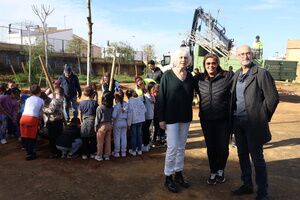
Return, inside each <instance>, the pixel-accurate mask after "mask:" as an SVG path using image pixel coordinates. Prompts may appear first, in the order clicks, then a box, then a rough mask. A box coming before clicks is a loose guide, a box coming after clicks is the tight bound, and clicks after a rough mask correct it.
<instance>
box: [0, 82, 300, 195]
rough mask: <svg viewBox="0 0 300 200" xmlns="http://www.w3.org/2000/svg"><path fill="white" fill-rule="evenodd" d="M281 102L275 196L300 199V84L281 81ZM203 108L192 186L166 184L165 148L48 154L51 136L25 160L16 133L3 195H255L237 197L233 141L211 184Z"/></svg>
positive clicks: (193, 138)
mask: <svg viewBox="0 0 300 200" xmlns="http://www.w3.org/2000/svg"><path fill="white" fill-rule="evenodd" d="M278 89H279V91H280V92H281V95H280V99H281V101H280V104H279V106H278V108H277V111H276V113H275V115H274V117H273V119H272V122H271V123H270V127H271V131H272V135H273V139H272V141H271V142H270V143H268V144H267V145H266V146H265V150H264V151H265V159H266V162H267V166H268V175H269V194H270V199H274V200H275V199H284V200H285V199H300V190H299V185H300V136H299V128H300V85H290V84H286V83H282V84H278ZM197 112H198V109H197V107H195V109H194V120H193V122H192V124H191V128H190V134H189V138H188V143H187V148H186V159H185V170H184V174H185V176H186V177H187V178H188V180H189V181H190V183H191V187H190V188H189V189H184V190H182V191H181V192H180V193H179V194H171V193H170V192H168V191H167V190H166V189H165V188H164V187H163V183H164V176H163V166H164V156H165V148H157V149H153V150H151V152H149V153H146V154H144V155H142V156H136V157H132V156H128V157H126V158H118V159H116V158H113V159H112V160H111V161H103V162H97V161H95V160H82V159H81V158H79V157H78V158H76V159H73V160H63V159H47V152H48V149H47V142H46V141H45V140H41V141H40V142H39V146H38V152H37V153H38V156H39V158H38V159H37V160H34V161H25V159H24V157H25V152H24V151H22V150H21V149H20V144H19V143H18V142H17V141H16V139H9V140H8V144H5V145H1V144H0V199H1V200H24V199H30V200H41V199H43V200H48V199H49V200H60V199H64V200H65V199H72V200H76V199H97V200H99V199H155V200H156V199H158V200H159V199H174V200H177V199H178V200H179V199H209V200H219V199H222V200H231V199H246V200H247V199H254V197H255V195H254V194H253V195H249V196H244V197H241V198H236V197H232V196H231V195H230V191H231V190H232V189H234V188H236V187H238V186H239V185H240V184H241V182H240V169H239V164H238V159H237V153H236V149H235V148H232V147H231V146H230V156H229V159H228V164H227V167H226V177H227V179H228V180H227V182H226V183H224V184H220V185H215V186H209V185H207V184H206V178H207V177H208V175H209V169H208V160H207V155H206V148H205V143H204V138H203V135H202V131H201V127H200V124H199V119H198V117H197Z"/></svg>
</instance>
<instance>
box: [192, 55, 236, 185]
mask: <svg viewBox="0 0 300 200" xmlns="http://www.w3.org/2000/svg"><path fill="white" fill-rule="evenodd" d="M203 66H204V73H201V74H200V76H199V81H198V88H197V89H198V93H199V96H200V103H199V104H200V106H199V107H200V109H199V110H200V111H199V117H200V122H201V126H202V130H203V134H204V138H205V143H206V147H207V155H208V160H209V166H210V173H211V174H210V177H209V178H208V179H207V183H208V184H216V183H224V182H225V181H226V179H225V176H224V168H225V166H226V162H227V158H228V155H229V149H228V144H229V136H230V126H229V101H230V87H231V84H232V77H233V75H234V73H233V72H229V71H224V70H223V69H222V68H221V66H220V60H219V57H218V56H216V55H215V54H207V55H206V56H205V57H204V60H203Z"/></svg>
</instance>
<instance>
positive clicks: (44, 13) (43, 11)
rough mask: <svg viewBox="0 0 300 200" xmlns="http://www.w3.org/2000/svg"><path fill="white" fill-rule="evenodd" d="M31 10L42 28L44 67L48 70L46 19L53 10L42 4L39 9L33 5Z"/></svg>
mask: <svg viewBox="0 0 300 200" xmlns="http://www.w3.org/2000/svg"><path fill="white" fill-rule="evenodd" d="M32 10H33V12H34V14H36V15H37V16H38V17H39V19H40V20H41V22H42V27H43V38H44V44H45V45H44V50H45V67H46V69H47V70H48V37H47V23H46V20H47V17H48V16H49V15H51V13H52V12H53V11H54V8H51V7H50V6H45V5H44V4H42V5H41V7H40V8H38V6H36V5H33V6H32Z"/></svg>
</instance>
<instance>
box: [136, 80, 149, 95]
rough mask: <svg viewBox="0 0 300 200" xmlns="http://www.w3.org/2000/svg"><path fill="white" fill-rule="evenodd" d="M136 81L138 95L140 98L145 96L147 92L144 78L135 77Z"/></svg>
mask: <svg viewBox="0 0 300 200" xmlns="http://www.w3.org/2000/svg"><path fill="white" fill-rule="evenodd" d="M134 81H135V84H136V87H135V92H136V94H137V95H138V96H139V97H140V96H143V95H144V93H145V92H146V89H145V82H144V80H143V79H142V77H140V76H137V77H135V79H134Z"/></svg>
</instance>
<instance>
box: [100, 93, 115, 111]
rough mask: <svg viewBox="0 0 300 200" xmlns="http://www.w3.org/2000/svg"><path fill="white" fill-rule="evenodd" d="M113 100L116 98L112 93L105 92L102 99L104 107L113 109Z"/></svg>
mask: <svg viewBox="0 0 300 200" xmlns="http://www.w3.org/2000/svg"><path fill="white" fill-rule="evenodd" d="M113 100H114V96H113V93H112V92H110V91H105V92H104V93H103V94H102V99H101V103H102V105H104V106H106V107H108V108H111V107H113Z"/></svg>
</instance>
